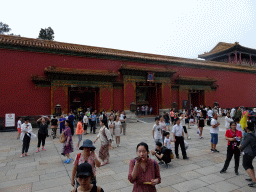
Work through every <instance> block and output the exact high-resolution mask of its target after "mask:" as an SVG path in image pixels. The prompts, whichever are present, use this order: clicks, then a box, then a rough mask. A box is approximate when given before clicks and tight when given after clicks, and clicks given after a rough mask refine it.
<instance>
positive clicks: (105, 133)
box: [94, 120, 112, 166]
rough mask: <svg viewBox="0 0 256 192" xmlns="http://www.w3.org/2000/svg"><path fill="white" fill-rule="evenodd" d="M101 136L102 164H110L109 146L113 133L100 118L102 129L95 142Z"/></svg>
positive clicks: (100, 153)
mask: <svg viewBox="0 0 256 192" xmlns="http://www.w3.org/2000/svg"><path fill="white" fill-rule="evenodd" d="M99 138H100V141H101V147H100V151H99V158H100V159H101V160H102V163H101V166H103V165H105V164H109V146H110V140H111V138H112V137H111V134H110V132H109V130H108V129H107V128H106V126H105V125H104V123H103V122H102V120H100V130H99V134H98V135H97V138H96V139H95V141H94V143H95V142H96V141H97V140H98V139H99Z"/></svg>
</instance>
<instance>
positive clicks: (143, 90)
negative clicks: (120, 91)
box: [136, 83, 158, 115]
mask: <svg viewBox="0 0 256 192" xmlns="http://www.w3.org/2000/svg"><path fill="white" fill-rule="evenodd" d="M136 103H137V105H138V106H139V107H140V108H141V106H143V105H144V106H146V105H147V106H148V109H150V107H152V108H153V111H152V115H157V114H158V97H157V87H156V84H155V83H137V85H136Z"/></svg>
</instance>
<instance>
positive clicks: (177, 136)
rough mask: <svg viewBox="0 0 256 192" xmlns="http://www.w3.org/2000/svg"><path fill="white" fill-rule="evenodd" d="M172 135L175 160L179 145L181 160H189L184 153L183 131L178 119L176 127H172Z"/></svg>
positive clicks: (177, 155) (177, 156)
mask: <svg viewBox="0 0 256 192" xmlns="http://www.w3.org/2000/svg"><path fill="white" fill-rule="evenodd" d="M172 133H173V140H174V142H175V155H176V158H177V159H179V150H178V148H179V145H180V148H181V151H182V156H183V159H189V158H188V157H187V153H186V150H185V145H184V131H183V127H182V126H181V125H180V119H177V120H176V125H174V126H173V128H172Z"/></svg>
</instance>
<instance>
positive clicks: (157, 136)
mask: <svg viewBox="0 0 256 192" xmlns="http://www.w3.org/2000/svg"><path fill="white" fill-rule="evenodd" d="M155 121H156V124H155V125H154V126H153V129H152V134H153V139H154V140H155V143H157V142H161V143H162V134H163V130H162V126H161V125H160V124H159V122H160V118H159V117H156V118H155Z"/></svg>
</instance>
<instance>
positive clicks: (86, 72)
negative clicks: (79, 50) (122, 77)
mask: <svg viewBox="0 0 256 192" xmlns="http://www.w3.org/2000/svg"><path fill="white" fill-rule="evenodd" d="M44 72H45V73H46V74H47V73H59V74H79V75H101V76H119V73H116V72H113V71H106V70H89V69H73V68H61V67H55V66H49V67H47V68H45V69H44Z"/></svg>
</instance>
